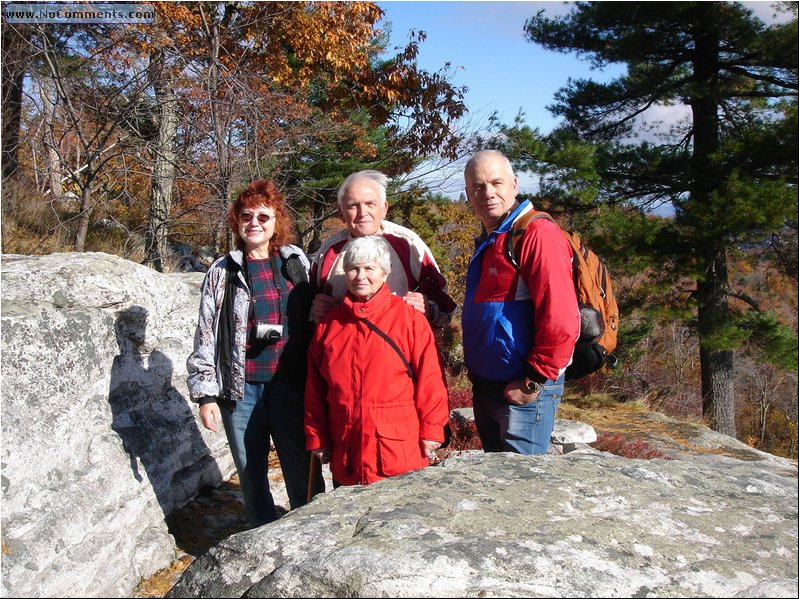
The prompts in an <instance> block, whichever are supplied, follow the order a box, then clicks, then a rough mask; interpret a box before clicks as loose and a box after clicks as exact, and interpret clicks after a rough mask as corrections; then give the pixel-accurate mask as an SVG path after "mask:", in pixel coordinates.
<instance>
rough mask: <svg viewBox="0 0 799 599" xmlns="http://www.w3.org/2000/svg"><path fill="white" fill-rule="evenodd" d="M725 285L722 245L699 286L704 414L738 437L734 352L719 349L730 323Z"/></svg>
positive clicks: (719, 428)
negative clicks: (726, 326)
mask: <svg viewBox="0 0 799 599" xmlns="http://www.w3.org/2000/svg"><path fill="white" fill-rule="evenodd" d="M726 286H727V264H726V254H725V251H724V247H723V245H721V244H720V247H719V248H717V249H716V251H715V252H714V255H711V256H709V257H708V258H707V259H706V261H705V279H704V280H703V281H701V282H700V283H699V284H698V287H697V291H698V292H697V298H698V299H699V312H698V323H697V328H698V330H699V363H700V371H701V373H702V414H703V416H704V417H705V419H706V420H707V422H708V425H709V426H710V427H711V428H712V429H713V430H715V431H718V432H720V433H724V434H725V435H730V436H731V437H735V436H736V429H735V394H734V385H733V376H734V372H733V353H732V350H728V349H719V348H718V346H717V343H718V338H717V337H716V335H717V334H718V333H719V331H720V330H721V329H722V328H723V327H724V326H725V325H726V324H727V323H728V322H729V306H728V303H727V295H726V293H725V289H726Z"/></svg>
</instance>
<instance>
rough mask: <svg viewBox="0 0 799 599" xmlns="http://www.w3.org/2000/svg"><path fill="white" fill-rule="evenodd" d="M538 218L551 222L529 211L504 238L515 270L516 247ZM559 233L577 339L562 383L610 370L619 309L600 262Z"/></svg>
mask: <svg viewBox="0 0 799 599" xmlns="http://www.w3.org/2000/svg"><path fill="white" fill-rule="evenodd" d="M539 218H546V219H549V220H551V221H552V222H553V223H554V222H555V220H554V219H553V218H552V217H551V216H550V215H549V214H547V213H546V212H540V211H537V210H531V211H530V212H527V213H525V214H523V215H522V216H521V217H519V218H518V219H516V222H515V223H513V228H512V229H511V231H510V232H509V234H508V237H507V245H506V248H505V250H506V254H507V256H508V260H510V262H511V264H513V266H514V267H515V268H516V270H518V269H519V262H518V259H517V255H518V244H519V242H520V241H521V238H522V235H523V234H524V231H525V229H526V228H527V225H529V224H530V223H531V222H533V221H534V220H536V219H539ZM555 224H557V223H555ZM561 233H563V236H564V237H565V238H566V239H567V240H568V241H569V244H570V245H571V248H572V256H573V258H572V269H573V272H574V290H575V292H576V293H577V305H578V306H579V308H580V338H579V339H578V340H577V345H576V346H575V348H574V356H573V357H572V363H571V365H570V366H569V367H568V368H567V369H566V380H573V379H578V378H581V377H584V376H586V375H588V374H591V373H593V372H596V371H597V370H599V369H600V368H602V366H604V365H605V364H607V365H608V366H610V367H613V366H615V365H616V363H617V362H618V360H617V359H616V356H614V355H613V351H614V350H615V349H616V342H617V337H618V332H619V307H618V305H617V304H616V297H615V296H614V295H613V288H612V286H611V283H610V274H609V273H608V269H607V267H606V266H605V263H604V262H603V261H602V259H601V258H600V257H599V256H597V255H596V254H595V253H594V252H593V251H591V249H590V248H589V247H588V246H587V245H586V244H585V243H584V242H583V241H582V240H581V239H580V236H579V235H578V234H577V233H575V232H574V231H564V230H562V229H561Z"/></svg>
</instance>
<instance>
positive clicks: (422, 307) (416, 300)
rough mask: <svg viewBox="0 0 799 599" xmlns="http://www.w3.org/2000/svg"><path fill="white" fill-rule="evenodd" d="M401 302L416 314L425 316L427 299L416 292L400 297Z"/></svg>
mask: <svg viewBox="0 0 799 599" xmlns="http://www.w3.org/2000/svg"><path fill="white" fill-rule="evenodd" d="M402 299H403V301H404V302H405V303H406V304H408V305H409V306H411V307H412V308H413V309H414V310H416V311H417V312H421V313H422V314H424V315H425V316H427V298H425V296H424V295H422V294H421V293H419V292H418V291H409V292H408V293H406V294H405V295H403V296H402Z"/></svg>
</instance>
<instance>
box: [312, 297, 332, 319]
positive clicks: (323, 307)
mask: <svg viewBox="0 0 799 599" xmlns="http://www.w3.org/2000/svg"><path fill="white" fill-rule="evenodd" d="M337 303H338V301H336V298H334V297H333V296H332V295H327V294H326V293H317V294H316V295H315V296H314V298H313V303H312V304H311V318H313V321H314V322H317V323H318V322H319V321H320V320H322V318H324V316H325V314H327V313H328V312H329V311H330V309H331V308H333V307H334V306H335V305H336V304H337Z"/></svg>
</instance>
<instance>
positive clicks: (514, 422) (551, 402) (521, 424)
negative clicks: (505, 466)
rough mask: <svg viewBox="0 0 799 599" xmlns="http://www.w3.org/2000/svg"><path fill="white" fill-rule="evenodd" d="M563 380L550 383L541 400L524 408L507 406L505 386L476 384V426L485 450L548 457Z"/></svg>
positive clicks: (474, 388)
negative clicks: (546, 454) (543, 454)
mask: <svg viewBox="0 0 799 599" xmlns="http://www.w3.org/2000/svg"><path fill="white" fill-rule="evenodd" d="M563 379H564V375H561V376H560V377H558V379H557V380H555V381H547V382H546V383H545V384H544V388H543V389H542V390H541V393H540V394H539V396H538V399H536V400H535V401H533V402H530V403H529V404H527V405H524V406H517V405H514V404H509V403H508V402H507V400H506V399H505V396H504V391H505V384H506V383H492V382H490V381H478V380H475V381H473V383H472V402H473V405H474V422H475V424H476V425H477V433H478V434H479V435H480V441H481V442H482V444H483V450H484V451H486V452H492V451H510V452H514V453H521V454H525V455H535V454H542V453H546V452H547V449H548V448H549V442H550V439H551V437H552V429H553V428H554V427H555V413H556V412H557V410H558V405H560V400H561V397H562V396H563Z"/></svg>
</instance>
